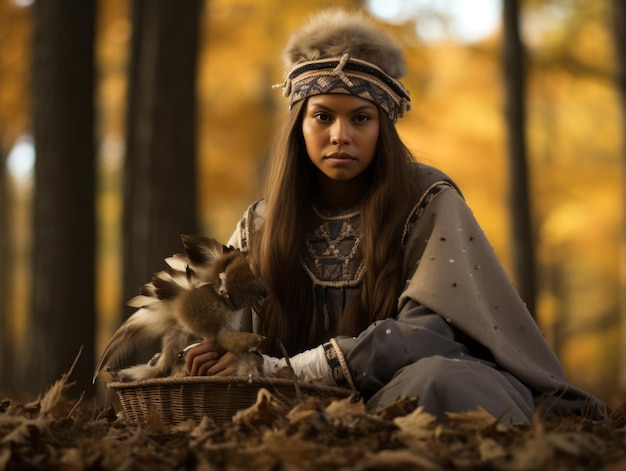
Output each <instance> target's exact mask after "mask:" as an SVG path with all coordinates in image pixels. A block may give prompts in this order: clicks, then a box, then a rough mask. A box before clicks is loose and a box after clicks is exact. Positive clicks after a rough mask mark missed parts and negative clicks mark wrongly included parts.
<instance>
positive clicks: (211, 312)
mask: <svg viewBox="0 0 626 471" xmlns="http://www.w3.org/2000/svg"><path fill="white" fill-rule="evenodd" d="M181 238H182V242H183V246H184V249H185V254H176V255H173V256H172V257H169V258H166V259H165V262H166V263H167V265H168V267H167V269H166V270H163V271H161V272H158V273H155V274H154V275H153V277H152V281H151V282H149V283H147V284H145V285H144V286H143V288H142V289H141V290H140V292H139V295H137V296H135V297H134V298H132V299H131V300H130V301H128V303H127V304H128V305H129V306H132V307H136V308H138V310H137V311H135V312H134V313H133V314H132V315H131V316H130V317H129V318H128V319H127V320H126V321H125V322H124V323H123V324H122V325H121V326H120V328H119V329H118V330H117V331H116V332H115V333H114V334H113V337H112V338H111V340H110V341H109V343H108V345H107V346H106V348H105V350H104V352H103V353H102V356H101V358H100V361H99V362H98V365H97V367H96V370H95V374H94V378H93V380H94V382H95V380H96V378H97V376H98V374H100V372H101V371H102V370H103V369H104V368H105V367H108V368H107V371H109V372H110V373H111V375H112V376H113V377H114V378H115V379H116V380H119V381H137V380H142V379H148V378H157V377H164V376H184V375H186V374H187V373H186V371H185V364H184V360H183V357H184V349H185V347H186V346H188V345H189V344H191V343H193V342H197V341H199V340H200V339H208V338H213V339H215V340H216V342H217V343H218V344H219V345H220V346H221V347H222V348H223V349H224V350H226V351H231V352H234V353H238V354H240V355H241V356H242V357H243V358H244V361H241V362H240V367H239V368H238V371H237V372H236V373H235V374H237V375H244V376H247V375H248V374H254V375H259V374H260V368H261V358H260V355H258V354H257V353H255V352H256V351H257V350H258V348H259V347H260V346H261V345H262V343H263V341H264V340H265V338H264V337H262V336H260V335H256V334H253V333H250V332H240V331H239V330H238V328H239V324H240V321H241V319H240V318H241V316H240V315H238V314H241V311H240V310H241V309H244V308H247V307H250V306H252V305H253V304H255V303H257V302H259V301H261V300H262V299H263V298H264V297H266V289H265V285H264V284H263V282H262V280H261V278H260V277H259V276H257V275H255V274H254V273H253V272H252V270H251V268H250V265H249V263H248V260H247V258H246V256H245V255H244V254H243V253H242V252H241V251H240V250H237V249H234V248H232V247H226V246H224V245H222V244H220V243H219V242H217V241H216V240H215V239H210V238H207V237H202V236H197V235H182V236H181ZM237 311H239V312H237ZM157 339H161V352H160V353H159V354H157V355H155V356H154V357H153V358H152V360H150V362H148V363H147V364H141V365H135V366H131V367H127V368H123V369H120V366H121V365H123V364H124V360H127V359H128V357H129V355H130V354H131V353H133V352H136V351H137V350H138V349H139V348H141V346H143V345H146V344H148V343H149V342H154V341H155V340H157Z"/></svg>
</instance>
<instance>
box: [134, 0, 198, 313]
mask: <svg viewBox="0 0 626 471" xmlns="http://www.w3.org/2000/svg"><path fill="white" fill-rule="evenodd" d="M201 4H202V2H201V1H200V0H189V1H184V2H179V1H177V0H151V1H146V0H134V1H133V12H132V17H133V31H134V34H133V45H132V54H131V69H130V78H129V105H128V113H127V120H128V121H127V149H126V150H127V152H126V162H125V177H124V178H125V179H124V229H123V232H124V250H123V254H124V260H123V275H124V290H123V294H124V301H127V300H128V299H129V298H130V297H132V296H134V295H136V294H137V292H138V291H139V289H140V288H141V286H142V285H143V284H145V283H146V282H148V281H150V279H151V277H152V274H153V273H154V272H156V271H159V270H161V269H162V268H164V266H165V265H164V262H163V259H164V258H165V257H167V256H169V255H171V254H172V253H174V252H180V250H181V249H182V245H181V242H180V234H181V233H195V232H196V231H197V214H196V212H197V210H196V208H197V202H196V198H197V196H196V107H195V101H196V94H195V92H196V70H197V54H198V34H199V20H200V16H201V12H200V10H201ZM129 314H130V310H129V309H126V315H129Z"/></svg>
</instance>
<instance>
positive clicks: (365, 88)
mask: <svg viewBox="0 0 626 471" xmlns="http://www.w3.org/2000/svg"><path fill="white" fill-rule="evenodd" d="M285 59H286V61H285V62H286V63H287V66H288V68H289V69H290V70H289V72H288V73H287V77H286V79H285V81H284V82H283V83H282V84H278V85H275V87H282V88H283V95H285V96H286V97H288V98H289V106H290V108H291V107H292V106H293V105H294V104H295V103H296V102H298V101H300V100H302V99H304V98H307V97H310V96H312V95H321V94H326V93H341V94H349V95H355V96H358V97H361V98H364V99H366V100H369V101H372V102H374V103H376V104H377V105H378V106H380V108H381V109H382V110H384V111H385V112H386V113H387V115H388V116H389V118H390V119H391V120H392V121H393V122H396V121H397V119H398V118H399V117H401V116H402V115H403V114H404V112H405V111H407V110H409V109H410V106H411V105H410V103H411V100H410V97H409V92H408V91H407V90H406V89H405V88H404V86H403V85H402V84H401V83H400V81H399V80H398V78H399V77H400V76H402V75H403V74H404V72H405V65H404V59H403V57H402V51H401V49H400V47H398V46H397V45H396V44H395V42H394V41H393V39H392V38H391V37H389V36H387V35H386V34H384V33H383V32H382V31H380V30H378V29H377V28H375V27H374V26H373V25H372V24H371V23H370V22H369V21H368V20H367V19H366V18H365V17H364V16H363V15H362V14H361V13H347V12H345V11H343V10H337V9H331V10H326V11H322V12H321V13H318V14H317V15H316V16H315V17H314V18H313V19H312V20H311V21H310V22H309V23H308V24H306V25H305V26H304V27H303V28H301V29H300V30H298V31H296V33H295V34H294V35H293V36H292V37H291V39H290V41H289V42H288V44H287V47H286V49H285Z"/></svg>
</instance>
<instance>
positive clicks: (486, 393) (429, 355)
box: [186, 11, 605, 423]
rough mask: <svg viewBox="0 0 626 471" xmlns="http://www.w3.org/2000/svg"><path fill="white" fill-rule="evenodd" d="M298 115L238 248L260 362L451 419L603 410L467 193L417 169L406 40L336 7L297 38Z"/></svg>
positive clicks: (210, 364) (209, 352) (198, 353)
mask: <svg viewBox="0 0 626 471" xmlns="http://www.w3.org/2000/svg"><path fill="white" fill-rule="evenodd" d="M286 58H287V63H288V66H289V68H290V69H291V70H290V72H289V73H288V75H287V79H286V80H285V82H284V84H282V87H283V92H284V94H285V96H287V97H288V98H289V101H290V109H291V111H290V114H289V117H288V119H287V120H286V122H285V126H284V128H283V129H282V132H281V133H279V135H278V137H277V139H276V144H275V148H274V151H273V153H272V154H271V155H272V157H271V158H272V161H271V162H270V170H269V172H268V175H267V179H266V188H265V199H264V200H262V201H260V202H257V203H255V204H253V205H252V206H251V207H250V208H249V209H248V211H247V212H246V214H245V215H244V218H243V219H242V221H241V222H240V224H239V226H238V228H237V230H236V232H235V234H234V235H233V237H232V239H231V241H230V243H231V244H232V245H234V246H236V247H239V248H240V249H242V250H244V251H246V252H247V253H249V256H250V260H251V261H252V263H253V265H254V266H255V267H256V268H257V269H258V270H259V272H260V273H261V275H262V276H263V279H264V281H265V283H266V284H267V286H268V290H269V297H268V299H267V300H266V301H265V303H264V305H263V307H262V309H261V311H260V312H258V313H257V312H255V313H251V315H250V316H249V318H248V322H247V325H245V326H243V328H245V329H247V330H252V331H255V332H259V333H262V334H263V335H265V336H266V337H267V338H268V345H267V350H266V352H265V354H264V372H265V373H266V374H273V373H275V372H276V371H277V370H278V369H279V368H280V367H281V366H284V365H285V359H283V358H281V357H282V353H281V352H282V350H281V349H280V348H279V347H280V346H281V344H282V345H283V346H284V348H285V349H286V351H287V353H288V355H289V356H290V362H291V364H292V366H293V368H294V370H295V372H296V373H297V374H298V375H300V376H301V377H304V378H307V379H316V380H318V381H322V382H325V383H326V384H332V385H338V386H343V387H348V388H352V389H355V390H358V391H359V392H360V393H361V394H362V395H363V397H364V399H365V400H366V401H367V403H368V405H369V406H371V407H372V408H380V407H384V406H385V405H387V404H389V403H391V402H393V401H394V400H395V399H397V398H398V397H399V396H400V395H407V396H415V397H418V398H419V403H420V405H423V406H424V407H425V409H426V410H427V411H428V412H430V413H432V414H434V415H436V416H437V417H439V418H443V417H444V416H445V413H446V412H450V411H454V412H460V411H465V410H472V409H475V408H476V407H478V406H481V407H483V408H484V409H486V410H487V411H489V412H490V413H491V414H492V415H494V416H495V417H500V418H501V419H502V420H503V421H505V422H507V423H508V422H510V423H522V422H524V421H526V420H527V419H528V418H529V417H530V416H531V414H532V413H533V410H534V408H535V406H536V405H537V403H539V402H540V401H542V400H544V401H546V400H547V401H549V404H550V407H551V408H552V409H553V410H559V409H570V410H577V411H582V410H583V409H585V408H588V409H589V410H590V411H592V412H593V413H594V414H596V416H602V415H603V414H605V407H604V405H603V404H602V403H601V402H600V401H598V400H596V399H595V398H593V397H590V396H589V395H587V394H586V393H584V392H583V391H580V390H578V389H576V388H573V387H572V386H570V385H568V383H567V381H566V379H565V376H564V373H563V370H562V368H561V365H560V363H559V361H558V360H557V358H556V357H555V355H554V354H553V352H552V351H551V350H550V348H549V346H548V345H547V343H546V342H545V340H544V338H543V336H542V335H541V333H540V331H539V330H538V328H537V326H536V324H535V322H534V320H533V319H532V317H531V316H530V314H529V313H528V311H527V310H526V308H525V306H524V304H523V303H522V301H521V300H520V298H519V296H518V295H517V293H516V292H515V290H514V288H513V286H512V284H511V283H510V281H509V279H508V278H507V276H506V273H505V272H504V270H503V269H502V267H501V265H500V263H499V261H498V260H497V259H496V257H495V255H494V253H493V250H492V249H491V246H490V244H489V243H488V241H487V240H486V238H485V236H484V234H483V232H482V230H481V229H480V227H479V226H478V224H477V222H476V220H475V219H474V217H473V215H472V213H471V211H470V209H469V208H468V207H467V205H466V204H465V202H464V200H463V197H462V195H461V193H460V191H459V190H458V188H457V187H456V186H455V185H454V183H453V182H452V181H450V179H449V178H448V177H447V176H445V175H444V174H442V173H441V172H440V171H438V170H436V169H434V168H431V167H427V166H425V165H421V164H418V163H416V162H415V161H414V159H413V157H412V156H411V154H410V152H409V151H408V149H407V148H406V147H405V146H404V144H403V143H402V141H401V140H400V138H399V136H398V134H397V132H396V128H395V122H396V120H397V118H399V117H401V116H402V115H403V114H404V112H405V111H407V110H408V109H409V107H410V98H409V94H408V92H407V91H406V90H405V89H404V87H403V86H402V84H401V83H400V82H399V81H398V80H397V79H398V78H399V77H400V76H402V75H403V74H404V69H405V67H404V62H403V59H402V54H401V51H400V49H399V48H398V47H397V46H396V44H395V43H394V42H393V41H392V40H391V39H390V38H389V37H387V36H386V35H384V34H383V33H382V32H380V31H378V30H376V29H375V28H374V27H373V26H372V25H371V24H370V23H369V22H368V21H366V20H365V19H364V18H363V17H362V16H360V15H352V14H348V13H345V12H342V11H327V12H323V13H321V14H319V15H318V16H317V17H315V18H313V19H312V21H311V22H310V23H309V24H307V25H306V26H305V27H304V28H302V29H301V30H300V31H298V32H296V34H295V35H294V36H292V38H291V40H290V41H289V43H288V45H287V49H286ZM237 361H238V358H237V357H236V356H235V355H233V354H231V353H229V352H220V351H217V348H216V347H215V344H214V343H213V342H212V340H211V339H207V340H206V341H205V342H204V343H203V344H201V345H200V346H197V347H195V348H192V349H191V350H190V351H189V352H188V353H187V357H186V363H187V368H188V370H189V372H190V373H191V374H194V375H198V374H199V375H204V374H212V375H229V374H232V372H233V371H234V370H235V367H236V365H237Z"/></svg>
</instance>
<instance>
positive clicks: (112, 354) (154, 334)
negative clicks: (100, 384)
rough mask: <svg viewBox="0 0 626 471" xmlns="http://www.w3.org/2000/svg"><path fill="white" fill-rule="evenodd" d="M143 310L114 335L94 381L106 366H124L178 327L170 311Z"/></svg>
mask: <svg viewBox="0 0 626 471" xmlns="http://www.w3.org/2000/svg"><path fill="white" fill-rule="evenodd" d="M164 308H165V306H164V305H162V303H161V306H160V309H148V308H141V309H139V310H137V311H135V312H134V313H133V315H131V316H130V317H129V318H128V319H127V320H126V321H125V322H124V323H123V324H122V325H121V326H120V328H119V329H118V330H117V331H116V332H115V333H114V334H113V337H112V338H111V340H110V341H109V343H108V344H107V346H106V348H105V350H104V352H103V353H102V355H101V357H100V361H99V362H98V365H97V366H96V370H95V374H94V377H93V381H94V382H95V381H96V378H97V376H98V374H100V372H101V371H102V369H103V368H104V367H105V366H108V367H110V368H111V369H114V370H115V369H117V368H119V367H120V366H122V365H124V364H125V363H126V362H127V361H128V359H129V358H131V357H132V356H133V354H134V353H136V352H137V351H139V350H140V349H141V347H143V346H146V345H148V344H150V343H151V342H153V341H155V340H158V339H160V338H162V337H163V336H164V335H165V333H166V332H168V331H169V330H171V329H172V328H174V327H175V325H176V319H175V318H174V317H173V316H172V315H171V312H170V311H169V309H166V308H165V309H164Z"/></svg>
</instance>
